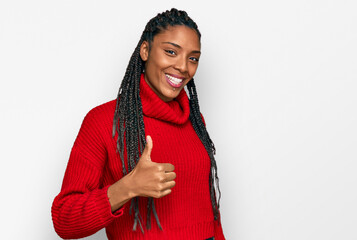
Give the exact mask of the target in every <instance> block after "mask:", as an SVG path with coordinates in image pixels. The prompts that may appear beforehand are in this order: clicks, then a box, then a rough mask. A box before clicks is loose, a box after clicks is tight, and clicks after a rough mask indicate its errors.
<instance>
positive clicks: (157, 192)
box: [128, 136, 176, 198]
mask: <svg viewBox="0 0 357 240" xmlns="http://www.w3.org/2000/svg"><path fill="white" fill-rule="evenodd" d="M152 148H153V141H152V139H151V137H150V136H147V137H146V146H145V149H144V151H143V153H142V155H141V157H140V159H139V162H138V163H137V165H136V167H135V168H134V169H133V171H131V172H130V173H129V174H128V177H130V178H131V181H130V182H131V183H132V192H133V194H134V196H144V197H154V198H161V197H163V196H166V195H168V194H169V193H171V188H173V187H174V186H175V181H174V179H175V178H176V173H175V172H173V171H174V170H175V167H174V165H172V164H170V163H156V162H152V161H151V151H152Z"/></svg>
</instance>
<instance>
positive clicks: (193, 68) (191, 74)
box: [188, 64, 198, 77]
mask: <svg viewBox="0 0 357 240" xmlns="http://www.w3.org/2000/svg"><path fill="white" fill-rule="evenodd" d="M197 68H198V65H197V64H195V65H191V66H190V68H189V70H188V71H189V74H190V76H191V77H193V75H195V73H196V71H197Z"/></svg>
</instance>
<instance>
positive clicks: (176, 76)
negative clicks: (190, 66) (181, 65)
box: [166, 73, 185, 80]
mask: <svg viewBox="0 0 357 240" xmlns="http://www.w3.org/2000/svg"><path fill="white" fill-rule="evenodd" d="M166 74H167V75H170V76H173V77H175V78H179V79H182V80H183V79H185V78H184V77H181V76H179V75H175V74H171V73H166Z"/></svg>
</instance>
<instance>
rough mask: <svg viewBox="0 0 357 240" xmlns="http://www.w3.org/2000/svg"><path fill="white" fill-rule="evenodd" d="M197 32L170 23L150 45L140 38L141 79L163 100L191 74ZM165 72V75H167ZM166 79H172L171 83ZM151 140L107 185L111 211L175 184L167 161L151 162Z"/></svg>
mask: <svg viewBox="0 0 357 240" xmlns="http://www.w3.org/2000/svg"><path fill="white" fill-rule="evenodd" d="M200 48H201V44H200V41H199V38H198V35H197V33H196V32H195V31H194V30H193V29H190V28H188V27H186V26H173V27H172V26H170V27H168V28H167V29H166V30H163V31H162V32H161V33H159V34H157V35H156V36H155V37H154V39H153V41H152V42H151V45H150V46H149V43H148V42H147V41H144V42H143V43H142V45H141V48H140V56H141V58H142V60H143V61H145V75H144V77H145V81H146V82H147V83H148V85H149V86H150V87H151V89H152V90H153V91H154V92H155V93H156V94H157V95H158V96H159V97H160V98H161V99H162V100H163V101H165V102H168V101H172V100H173V99H174V98H175V97H177V96H178V95H179V93H180V91H181V90H182V89H183V88H184V86H185V85H186V84H187V83H188V82H189V81H190V80H191V79H192V78H193V76H194V75H195V73H196V70H197V67H198V60H199V57H200V55H201V52H200ZM167 75H169V76H167ZM168 79H174V81H175V82H174V83H175V84H177V86H172V85H170V83H169V82H168ZM152 148H153V141H152V139H151V137H150V136H147V144H146V146H145V149H144V151H143V154H142V155H141V157H140V159H139V162H138V164H137V165H136V167H135V168H134V169H133V170H132V171H131V172H130V173H128V174H127V175H125V176H124V177H123V178H121V179H120V180H118V181H117V182H115V183H114V184H112V185H111V186H110V187H109V188H108V192H107V194H108V198H109V203H110V205H111V210H112V212H114V211H116V210H117V209H119V208H120V207H122V206H123V205H124V204H125V203H126V202H128V201H129V200H130V199H132V198H134V197H138V196H142V197H153V198H161V197H164V196H166V195H168V194H170V193H171V191H172V190H171V189H172V188H173V187H174V186H175V184H176V183H175V181H174V179H175V178H176V173H175V172H174V170H175V167H174V165H172V164H170V163H156V162H153V161H152V159H151V157H150V154H151V150H152Z"/></svg>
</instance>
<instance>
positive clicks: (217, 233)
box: [201, 113, 225, 240]
mask: <svg viewBox="0 0 357 240" xmlns="http://www.w3.org/2000/svg"><path fill="white" fill-rule="evenodd" d="M201 118H202V121H203V124H204V125H205V126H206V122H205V119H204V117H203V115H202V113H201ZM219 214H221V213H219ZM214 239H215V240H225V237H224V235H223V229H222V223H221V222H218V221H217V220H216V221H214Z"/></svg>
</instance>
